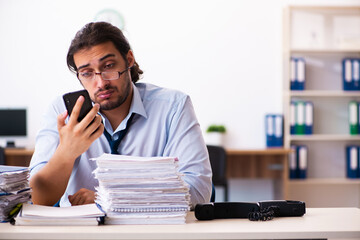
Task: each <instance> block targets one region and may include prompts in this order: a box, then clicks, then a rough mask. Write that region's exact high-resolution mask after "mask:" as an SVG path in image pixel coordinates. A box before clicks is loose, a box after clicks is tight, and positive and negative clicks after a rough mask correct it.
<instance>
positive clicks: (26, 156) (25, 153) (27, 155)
mask: <svg viewBox="0 0 360 240" xmlns="http://www.w3.org/2000/svg"><path fill="white" fill-rule="evenodd" d="M33 153H34V150H32V149H26V148H5V162H6V165H11V166H24V167H28V166H29V164H30V160H31V156H32V155H33Z"/></svg>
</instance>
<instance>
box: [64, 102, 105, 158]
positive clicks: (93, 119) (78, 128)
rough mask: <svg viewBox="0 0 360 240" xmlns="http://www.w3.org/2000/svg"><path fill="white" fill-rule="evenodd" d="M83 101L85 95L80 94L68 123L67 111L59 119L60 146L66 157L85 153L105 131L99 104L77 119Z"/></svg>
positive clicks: (75, 156)
mask: <svg viewBox="0 0 360 240" xmlns="http://www.w3.org/2000/svg"><path fill="white" fill-rule="evenodd" d="M83 103H84V97H83V96H80V97H79V98H78V100H77V102H76V104H75V106H74V108H73V111H72V114H71V116H70V119H69V122H68V123H67V124H65V119H66V117H67V115H68V114H67V112H64V113H63V114H60V115H59V116H58V119H57V121H58V124H57V125H58V131H59V136H60V144H59V147H58V148H59V149H60V150H61V152H62V154H64V155H65V157H67V158H68V159H72V160H75V158H77V157H78V156H80V155H81V154H82V153H84V152H85V151H86V150H87V149H88V148H89V147H90V145H91V144H92V143H93V142H94V141H95V140H96V139H97V138H99V137H100V136H101V135H102V133H103V131H104V125H103V124H102V123H101V117H100V115H98V114H97V112H98V111H99V108H100V106H99V104H95V105H94V107H93V108H92V109H91V111H90V112H89V113H88V114H87V115H86V117H85V118H84V119H83V120H82V121H81V122H78V121H77V118H78V116H79V113H80V109H81V106H82V104H83Z"/></svg>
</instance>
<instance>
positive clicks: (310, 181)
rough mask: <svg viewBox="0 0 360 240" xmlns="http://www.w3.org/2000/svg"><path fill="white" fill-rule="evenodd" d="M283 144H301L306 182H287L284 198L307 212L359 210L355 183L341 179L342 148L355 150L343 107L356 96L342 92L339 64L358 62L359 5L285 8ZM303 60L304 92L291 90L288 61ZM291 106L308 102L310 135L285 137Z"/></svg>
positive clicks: (358, 141) (356, 138) (359, 140)
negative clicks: (310, 107)
mask: <svg viewBox="0 0 360 240" xmlns="http://www.w3.org/2000/svg"><path fill="white" fill-rule="evenodd" d="M283 23H284V29H283V110H284V116H285V118H284V145H285V148H290V147H291V146H292V145H306V146H307V148H308V154H307V177H306V178H305V179H296V180H295V179H290V180H289V181H288V185H287V188H288V189H287V191H286V192H287V193H288V196H287V197H288V198H289V199H296V200H303V201H305V202H306V203H307V206H308V207H350V206H352V207H360V180H359V179H348V178H347V177H346V146H347V145H358V146H360V135H350V131H349V113H348V105H349V102H350V101H357V102H360V91H345V90H344V87H343V77H342V71H343V67H342V60H343V59H344V58H360V6H329V7H327V6H290V7H287V8H286V9H284V21H283ZM292 58H301V59H304V60H305V84H304V85H305V87H304V89H303V90H291V81H290V79H291V78H293V74H292V72H293V71H292V66H291V59H292ZM292 101H310V102H312V103H313V132H312V134H308V135H305V134H304V135H294V134H290V125H291V124H293V123H292V121H290V119H291V111H290V110H291V109H290V105H291V102H292Z"/></svg>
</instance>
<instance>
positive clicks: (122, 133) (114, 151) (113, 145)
mask: <svg viewBox="0 0 360 240" xmlns="http://www.w3.org/2000/svg"><path fill="white" fill-rule="evenodd" d="M133 117H134V114H131V116H130V118H129V120H128V121H127V123H126V128H125V129H124V130H121V131H120V133H119V137H118V139H116V140H112V138H111V135H110V133H108V132H107V131H106V129H104V135H105V137H106V139H107V140H108V142H109V145H110V148H111V154H119V153H118V151H117V149H118V147H119V144H120V142H121V140H122V139H123V138H124V137H125V135H126V133H127V131H128V129H129V128H130V125H131V123H132V119H133Z"/></svg>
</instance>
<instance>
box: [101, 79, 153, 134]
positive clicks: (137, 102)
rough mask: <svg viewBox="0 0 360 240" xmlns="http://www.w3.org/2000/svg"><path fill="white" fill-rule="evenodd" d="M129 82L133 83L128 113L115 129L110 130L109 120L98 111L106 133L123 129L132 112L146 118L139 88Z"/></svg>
mask: <svg viewBox="0 0 360 240" xmlns="http://www.w3.org/2000/svg"><path fill="white" fill-rule="evenodd" d="M131 84H132V85H133V98H132V101H131V105H130V110H129V114H128V115H127V116H126V117H125V119H124V120H123V121H122V122H121V123H120V125H119V126H118V127H117V129H116V130H115V131H113V130H112V128H111V124H110V122H109V120H107V118H106V117H105V116H104V115H103V114H101V113H99V114H100V115H101V117H102V120H103V123H104V126H105V129H106V131H107V132H108V133H110V134H111V135H113V134H114V133H116V132H118V131H121V130H123V129H125V127H126V123H127V121H128V120H129V118H130V116H131V115H132V114H133V113H136V114H139V115H141V116H143V117H144V118H147V114H146V111H145V107H144V104H143V101H142V99H141V96H140V93H139V90H138V89H137V87H136V86H135V84H134V83H133V82H132V83H131Z"/></svg>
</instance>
